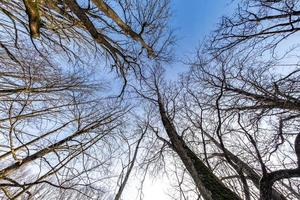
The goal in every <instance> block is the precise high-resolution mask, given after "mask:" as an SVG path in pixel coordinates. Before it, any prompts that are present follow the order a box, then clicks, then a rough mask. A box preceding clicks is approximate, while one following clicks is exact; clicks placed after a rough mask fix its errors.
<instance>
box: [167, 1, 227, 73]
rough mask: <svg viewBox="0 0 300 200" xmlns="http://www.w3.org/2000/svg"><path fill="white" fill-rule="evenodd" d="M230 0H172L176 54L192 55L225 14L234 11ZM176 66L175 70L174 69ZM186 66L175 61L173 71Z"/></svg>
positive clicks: (181, 56)
mask: <svg viewBox="0 0 300 200" xmlns="http://www.w3.org/2000/svg"><path fill="white" fill-rule="evenodd" d="M230 2H231V1H230V0H214V1H212V0H172V1H171V5H172V10H173V16H172V18H171V22H172V27H173V28H174V29H175V34H176V36H177V39H178V40H177V45H176V46H175V48H174V49H175V54H176V56H177V57H178V58H179V59H186V58H187V57H189V58H190V57H192V56H191V55H192V54H193V53H194V52H195V49H196V48H197V47H198V46H199V44H200V42H201V41H203V39H204V37H205V36H208V35H209V34H210V32H211V31H213V30H214V29H215V28H216V25H217V23H218V22H219V20H220V19H221V17H222V16H223V15H230V13H232V7H233V5H232V4H230ZM174 68H175V70H174ZM184 68H186V66H183V65H182V64H179V63H175V64H173V66H172V71H175V72H176V73H179V72H182V71H184Z"/></svg>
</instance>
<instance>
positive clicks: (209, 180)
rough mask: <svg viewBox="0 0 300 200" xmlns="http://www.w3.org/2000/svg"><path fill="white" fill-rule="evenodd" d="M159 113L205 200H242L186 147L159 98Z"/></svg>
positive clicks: (173, 143) (177, 151)
mask: <svg viewBox="0 0 300 200" xmlns="http://www.w3.org/2000/svg"><path fill="white" fill-rule="evenodd" d="M158 104H159V111H160V116H161V120H162V123H163V125H164V128H165V130H166V132H167V134H168V136H169V138H170V141H171V144H172V147H173V149H174V150H175V152H176V153H177V154H178V156H179V157H180V159H181V160H182V162H183V164H184V166H185V167H186V169H187V170H188V171H189V173H190V175H191V177H192V178H193V180H194V182H195V184H196V186H197V188H198V190H199V192H200V193H201V195H202V196H203V198H204V199H205V200H228V199H230V200H241V198H240V197H239V196H238V195H237V194H235V193H234V192H233V191H231V190H230V189H229V188H227V187H226V186H225V185H224V184H223V183H222V182H221V181H220V180H219V179H218V177H216V176H215V175H214V174H213V173H212V171H210V169H209V168H208V167H206V165H205V164H204V163H203V162H202V160H201V159H199V158H198V157H197V155H196V154H195V153H194V152H193V151H192V150H191V149H190V148H189V147H188V146H187V145H186V143H185V142H184V141H183V139H182V138H181V137H180V136H179V135H178V133H177V130H176V128H175V126H174V124H173V122H172V121H171V120H170V118H169V116H168V115H167V113H166V111H165V108H164V105H163V103H162V101H161V99H160V97H158Z"/></svg>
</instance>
